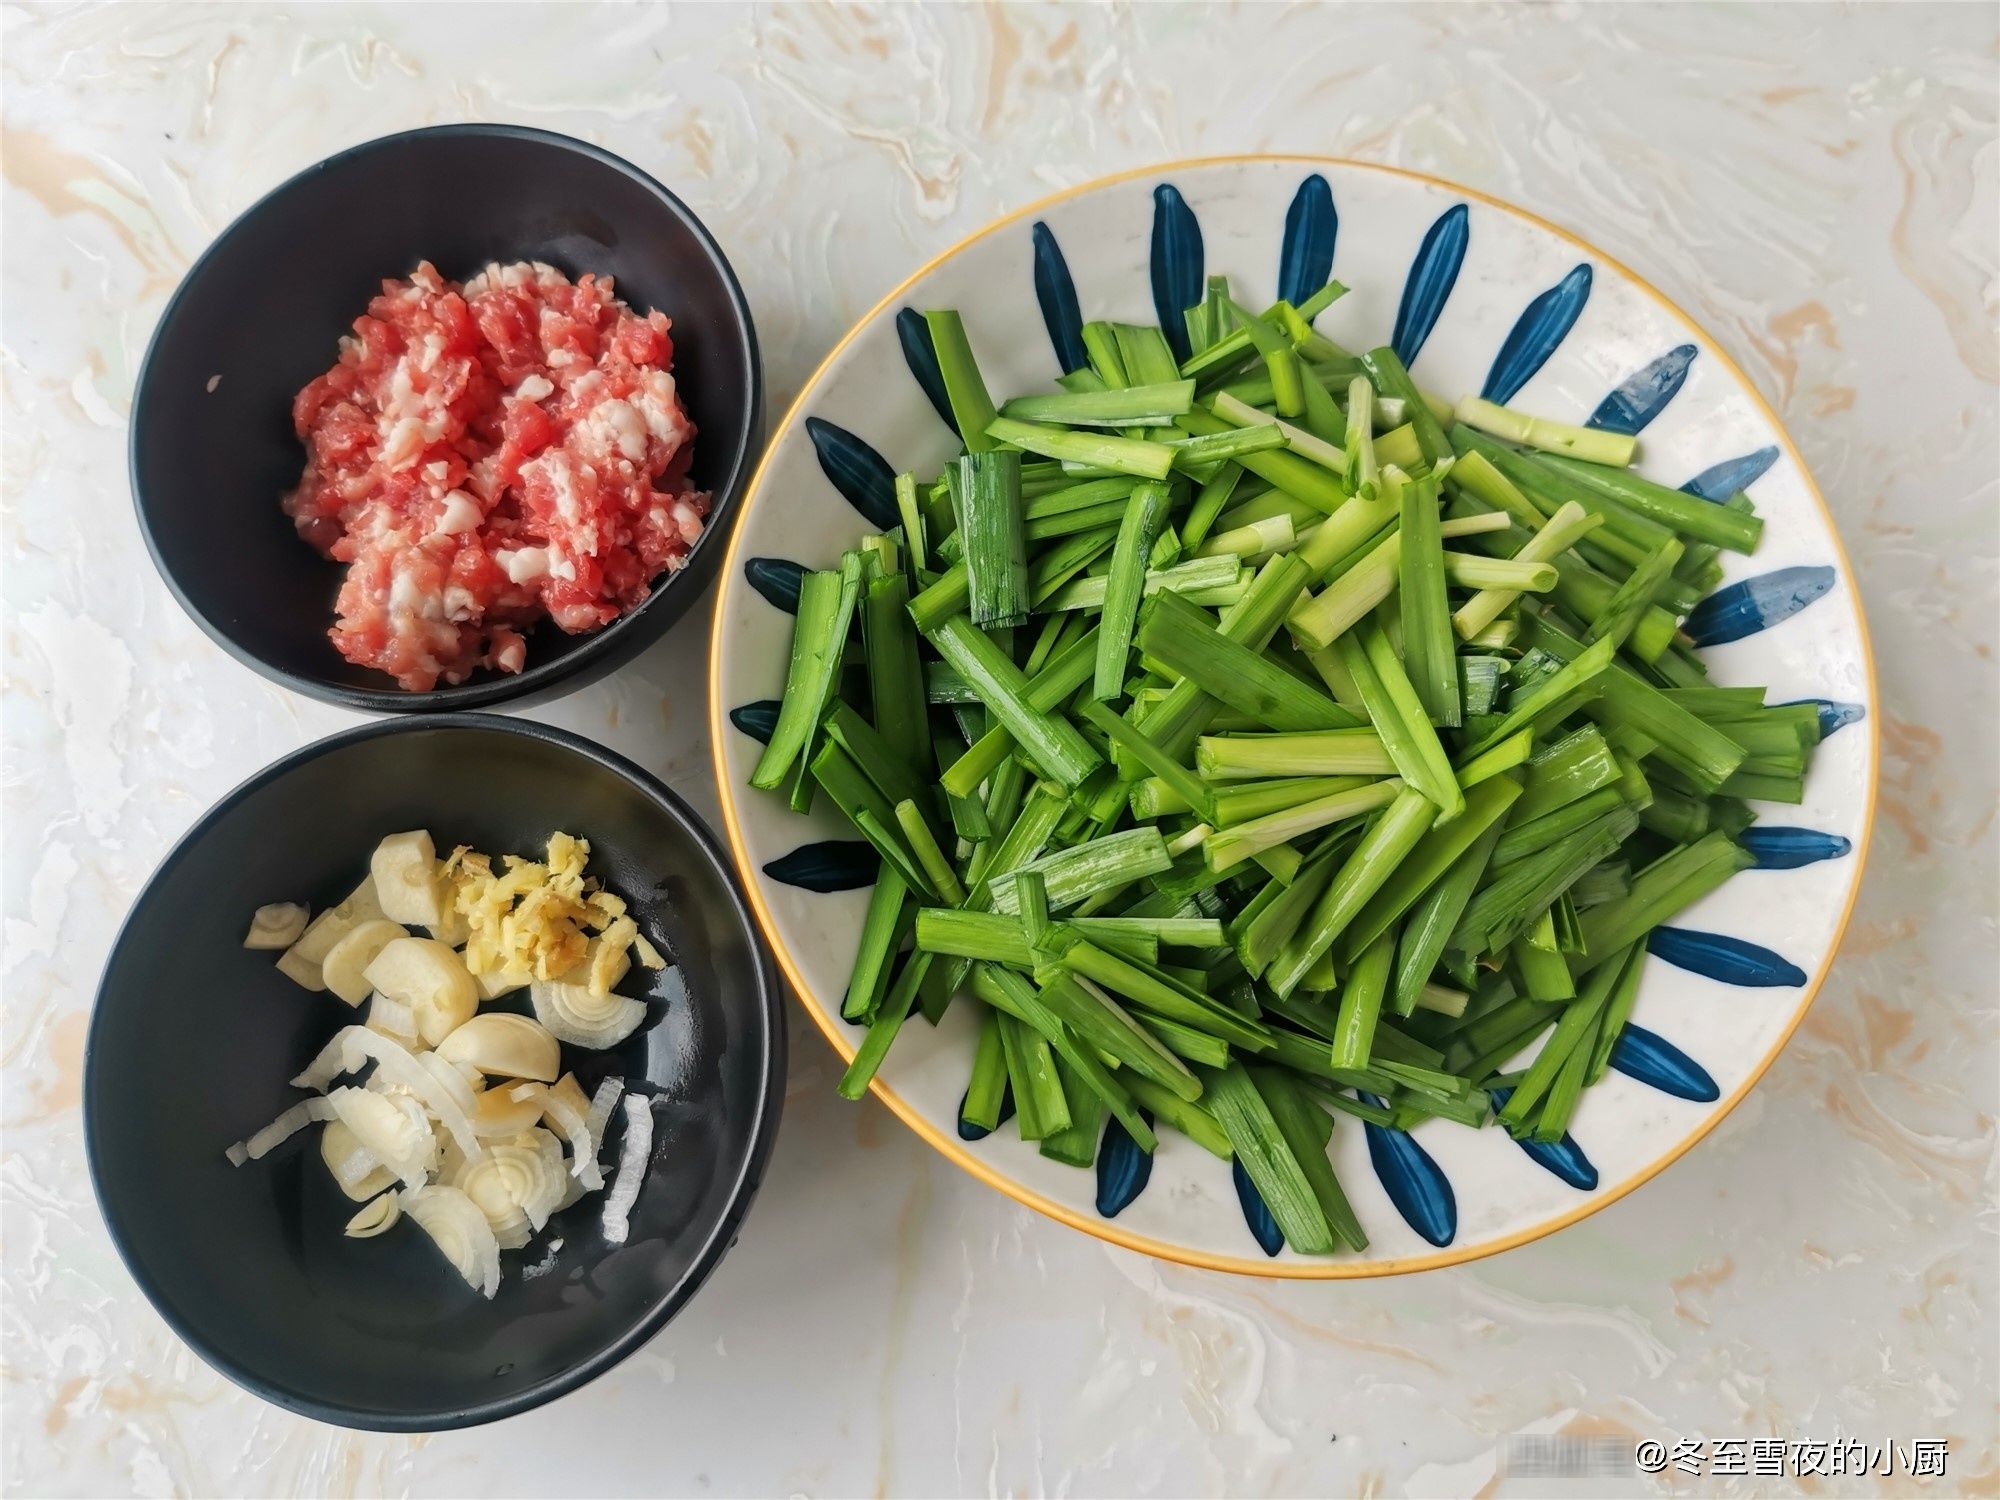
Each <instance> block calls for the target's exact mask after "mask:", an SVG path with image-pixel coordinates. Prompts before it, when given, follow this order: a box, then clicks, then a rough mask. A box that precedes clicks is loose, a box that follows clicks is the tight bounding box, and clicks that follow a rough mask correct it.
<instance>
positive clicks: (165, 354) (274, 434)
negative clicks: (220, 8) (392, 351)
mask: <svg viewBox="0 0 2000 1500" xmlns="http://www.w3.org/2000/svg"><path fill="white" fill-rule="evenodd" d="M422 260H429V261H431V262H432V263H433V264H435V265H436V266H437V268H438V269H439V271H441V272H442V273H443V274H444V275H445V276H447V277H451V278H454V279H461V280H462V279H463V278H465V277H468V276H470V275H472V274H473V273H474V272H475V271H477V270H478V269H479V268H480V267H481V266H484V265H486V264H487V263H488V262H491V261H495V260H500V261H517V260H542V261H547V262H549V263H550V264H552V265H554V266H556V267H558V268H559V269H561V270H562V271H564V272H566V273H567V274H569V275H571V276H578V275H581V274H583V273H584V272H586V271H594V272H597V273H600V274H608V275H611V276H613V277H615V278H616V279H617V289H618V294H619V296H620V297H622V298H623V299H624V300H625V301H627V302H628V303H630V304H631V305H632V306H634V307H635V308H639V309H642V310H653V309H657V310H658V311H660V312H664V313H665V314H666V315H667V316H668V317H669V318H671V319H672V320H673V338H674V376H675V380H676V382H677V384H678V386H679V389H680V394H681V399H682V401H683V402H684V403H685V405H686V407H687V409H688V414H689V416H690V417H692V418H693V420H694V423H695V425H696V427H697V428H698V430H699V431H698V436H697V437H696V439H695V448H694V465H693V468H692V469H691V470H690V473H689V478H690V480H691V481H692V482H693V483H694V485H695V486H696V487H697V488H700V489H705V490H708V491H709V492H710V493H711V494H712V495H713V496H714V508H713V509H712V510H711V511H710V513H709V518H708V528H707V531H706V532H705V533H704V534H703V536H702V538H701V540H700V541H698V542H697V543H696V544H695V546H694V548H693V550H692V551H691V552H690V554H689V556H688V560H687V564H686V566H685V567H683V568H682V569H681V570H680V571H679V572H678V573H675V574H672V575H669V576H667V577H664V578H662V579H660V580H659V581H658V582H657V583H656V584H655V586H654V591H653V596H652V597H651V598H650V599H648V600H647V601H646V602H645V603H644V604H643V605H641V606H640V607H639V608H638V609H636V610H634V611H632V612H631V613H630V614H628V615H626V616H625V617H624V618H623V619H621V620H618V621H617V622H615V623H614V624H612V625H610V626H607V627H606V628H605V629H603V630H600V631H598V632H596V633H595V634H591V635H565V634H564V633H563V632H562V631H560V630H558V629H556V628H555V627H554V626H553V625H549V624H546V623H545V624H544V625H543V626H541V627H540V628H539V629H537V630H536V631H535V632H534V633H533V634H532V635H531V636H530V637H529V641H528V665H527V668H526V670H524V671H522V672H519V673H516V674H513V675H511V676H510V675H502V674H498V673H491V672H484V671H482V672H480V673H477V674H475V675H474V676H473V677H472V678H470V679H468V680H467V681H466V682H464V683H461V684H459V685H458V686H456V687H441V688H438V689H436V690H435V691H432V692H428V693H406V692H402V691H400V690H399V689H398V688H397V687H396V685H395V683H394V682H393V681H391V680H390V679H389V678H388V677H387V676H385V675H384V674H382V673H380V672H375V671H371V670H369V669H367V668H363V667H357V666H354V665H353V664H351V663H349V662H347V661H345V660H344V659H342V657H341V656H340V655H339V653H338V652H336V651H335V650H334V648H333V644H332V643H331V642H330V641H329V640H328V639H327V628H328V627H329V626H330V625H331V624H332V623H333V602H334V596H335V594H336V593H337V592H338V591H339V586H340V579H341V574H342V572H343V569H342V568H341V567H340V566H339V565H337V564H334V563H330V562H327V561H325V560H324V559H322V558H321V557H320V556H319V554H318V553H317V552H315V551H314V550H313V549H312V548H311V547H309V546H307V545H306V544H305V543H304V542H303V541H301V540H300V539H299V537H298V536H297V534H296V533H295V532H294V531H293V529H292V524H291V522H290V521H289V520H287V519H286V517H285V515H284V513H283V511H282V510H280V508H279V499H280V497H281V496H282V495H283V494H284V492H285V491H286V490H288V489H289V488H291V487H292V486H293V485H295V484H296V483H298V479H299V471H300V469H301V467H302V466H303V464H304V458H305V454H304V449H303V448H302V447H301V446H300V444H299V441H298V439H297V437H296V436H295V435H294V433H293V430H292V423H291V403H292V397H293V396H294V395H296V394H297V392H298V391H299V389H300V387H302V386H304V385H305V384H306V383H307V382H308V381H309V380H311V379H312V378H313V377H315V376H316V375H319V374H320V373H321V372H323V371H324V370H326V368H327V367H328V366H329V365H331V364H332V363H333V360H334V356H335V354H336V352H337V346H338V341H339V339H340V336H341V335H342V334H343V333H345V332H347V331H348V329H349V328H350V327H351V325H352V324H353V322H354V319H355V318H356V317H358V316H360V314H361V313H362V312H364V311H365V310H366V308H367V306H368V302H369V299H370V298H371V297H373V296H374V295H375V294H376V293H377V292H379V291H380V290H381V284H382V282H383V280H384V279H386V278H390V277H397V276H406V275H408V274H409V273H410V272H411V271H412V270H414V269H415V268H416V266H417V263H418V262H419V261H422ZM763 391H764V387H763V376H762V373H761V370H760V367H759V364H758V358H757V334H756V330H755V328H754V326H753V325H752V323H751V319H750V308H749V304H748V303H747V302H746V301H745V300H744V297H743V291H742V288H741V287H740V286H738V285H737V281H736V276H735V273H734V272H733V271H731V270H730V267H729V262H728V261H727V260H726V259H725V258H724V256H723V254H722V251H721V250H720V249H719V248H718V247H717V245H716V243H715V240H714V238H713V237H712V236H711V235H710V234H709V232H708V231H707V229H705V228H704V227H703V226H702V224H701V222H700V221H699V220H698V219H696V218H695V216H694V214H693V213H691V212H690V211H689V210H688V208H687V206H686V205H685V204H683V203H682V202H681V201H680V199H678V198H676V197H675V196H674V195H673V194H672V193H670V192H668V191H667V190H666V189H665V188H663V187H661V186H660V184H659V183H657V182H655V181H653V179H652V178H650V177H648V176H646V175H645V174H644V173H643V172H641V171H639V170H638V169H637V168H636V167H634V166H632V165H631V164H630V163H629V162H625V161H621V160H620V159H619V158H618V157H615V156H613V155H611V154H610V153H609V152H606V151H601V150H599V149H598V148H596V147H595V146H590V145H586V144H585V143H584V142H582V141H577V140H572V139H570V138H569V137H567V136H561V135H554V134H551V133H549V132H547V131H541V130H529V129H524V128H521V127H518V126H511V125H444V126H438V127H436V128H434V129H430V130H414V131H410V132H409V133H407V134H404V135H392V136H386V137H384V138H383V139H381V140H377V141H370V142H368V143H367V144H365V145H361V146H356V147H354V148H353V149H352V150H348V151H343V152H341V153H340V154H339V155H338V156H333V157H329V158H328V159H327V160H326V161H323V162H321V163H320V164H319V165H318V166H316V167H312V168H310V169H308V170H307V171H304V172H301V173H300V174H299V175H298V176H296V177H294V178H292V179H291V180H290V181H289V182H287V183H285V184H284V185H283V186H281V187H279V188H277V189H275V190H274V191H273V192H271V193H270V194H268V195H267V196H265V197H264V198H263V199H261V200H259V201H258V202H257V203H256V204H255V205H254V206H253V207H251V208H250V209H249V210H248V211H246V212H245V213H244V214H243V216H242V217H241V218H239V219H238V220H237V221H236V222H235V223H234V224H232V225H230V226H229V228H228V229H226V230H225V231H224V232H223V234H222V236H221V238H220V239H218V240H217V241H216V242H215V243H214V244H213V245H212V246H210V247H209V249H208V251H207V252H206V253H205V254H204V255H203V256H202V257H201V259H200V260H198V261H196V262H195V264H194V268H193V269H192V270H190V271H189V272H188V274H187V278H186V279H185V280H184V281H183V282H182V283H181V286H180V289H179V290H178V291H177V292H176V293H175V294H174V297H173V300H172V301H170V302H169V303H168V304H167V309H166V312H165V314H164V315H163V316H162V317H161V319H160V325H159V329H158V331H157V332H155V334H154V335H153V342H152V347H151V348H150V349H149V350H148V351H147V354H146V360H145V364H144V366H143V367H142V369H141V370H140V374H139V383H138V390H137V393H136V395H135V397H134V400H133V405H132V450H131V463H132V492H133V497H134V499H135V501H136V502H137V505H138V509H139V524H140V527H141V529H142V530H143V531H144V533H145V537H146V544H147V546H148V547H149V548H150V549H151V551H152V554H153V560H154V561H155V562H156V563H157V564H158V565H159V568H160V572H161V573H162V574H163V575H165V578H166V581H167V585H168V587H169V588H171V589H172V590H173V592H174V595H175V597H177V598H178V599H179V600H180V602H181V604H182V605H183V606H184V607H185V608H186V609H187V611H188V613H190V614H191V615H193V616H194V618H195V619H196V621H197V622H199V623H200V624H201V626H202V628H203V629H205V630H206V631H207V632H208V633H209V634H210V635H211V636H213V637H214V638H215V639H216V640H217V641H218V642H219V643H220V644H221V645H222V646H224V647H225V648H226V649H227V650H229V651H230V652H231V653H232V654H233V655H235V656H236V657H237V658H238V659H239V660H241V661H243V662H245V663H246V664H248V665H250V666H252V667H255V668H256V669H257V670H258V671H260V672H262V673H263V674H264V675H265V676H267V677H269V678H271V679H273V680H274V681H276V682H279V683H282V684H283V685H284V686H286V687H289V688H292V689H293V690H295V691H297V692H302V693H306V694H309V695H311V696H312V697H315V698H320V699H323V700H325V701H327V702H330V703H340V704H344V705H346V706H347V707H350V708H358V709H364V710H368V711H371V712H377V713H384V712H388V713H395V712H403V713H409V712H420V711H436V710H439V709H457V708H479V707H486V706H491V705H493V704H497V703H501V702H514V703H527V702H533V701H536V700H539V699H544V698H548V697H550V696H552V695H554V694H555V693H558V692H568V691H570V690H571V689H573V688H576V687H579V686H581V685H582V684H584V683H585V682H588V681H590V680H591V679H593V678H596V677H598V676H601V675H602V674H603V673H605V672H608V671H610V670H611V669H612V668H613V667H616V666H618V665H620V664H621V663H623V662H625V661H628V660H630V659H631V658H632V657H633V656H634V655H636V654H637V653H638V652H639V651H640V650H641V649H642V648H644V647H646V646H648V645H650V644H652V642H654V641H656V640H658V639H659V637H660V636H661V634H662V633H663V632H664V631H665V630H666V629H667V627H668V626H669V625H671V624H672V623H673V622H674V621H675V620H676V619H677V618H678V617H679V616H680V615H681V613H682V612H683V611H684V610H686V608H687V607H688V605H689V604H691V603H693V601H694V599H695V598H696V596H698V595H699V594H700V593H701V591H702V589H703V587H704V586H705V585H706V583H707V581H708V579H709V577H710V575H711V574H712V573H713V572H714V571H715V568H716V567H717V566H718V564H719V563H720V560H721V557H722V552H723V544H724V542H725V541H726V540H727V533H728V530H729V527H730V525H731V523H732V522H733V520H734V515H735V502H736V497H737V495H738V494H739V492H740V491H741V490H742V488H743V486H744V484H745V483H746V482H747V481H748V479H749V477H750V470H751V468H752V466H753V465H754V463H755V461H756V456H757V451H758V448H759V445H760V444H761V442H762V438H763V400H764V396H763Z"/></svg>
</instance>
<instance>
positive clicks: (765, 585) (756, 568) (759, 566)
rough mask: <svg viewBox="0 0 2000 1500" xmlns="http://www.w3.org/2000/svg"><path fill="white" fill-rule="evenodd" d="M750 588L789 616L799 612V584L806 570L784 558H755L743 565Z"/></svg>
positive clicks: (744, 574)
mask: <svg viewBox="0 0 2000 1500" xmlns="http://www.w3.org/2000/svg"><path fill="white" fill-rule="evenodd" d="M743 576H744V578H745V579H747V580H748V581H749V584H750V587H751V588H753V589H755V590H756V591H757V592H758V593H760V594H762V595H763V596H764V597H765V598H766V599H768V600H770V602H771V603H773V604H775V605H777V606H778V608H779V609H782V610H783V611H784V612H785V613H786V614H788V615H795V614H797V613H798V612H799V584H800V583H801V582H802V581H803V580H804V578H805V576H806V570H805V569H804V568H803V567H802V566H800V565H799V564H798V563H795V562H793V561H791V560H790V559H789V558H784V557H753V558H751V559H750V561H748V562H746V563H745V564H744V565H743Z"/></svg>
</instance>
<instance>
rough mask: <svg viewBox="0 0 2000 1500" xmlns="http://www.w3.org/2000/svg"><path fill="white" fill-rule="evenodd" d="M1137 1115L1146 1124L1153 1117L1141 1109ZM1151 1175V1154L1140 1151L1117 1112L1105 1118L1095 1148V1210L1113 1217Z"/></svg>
mask: <svg viewBox="0 0 2000 1500" xmlns="http://www.w3.org/2000/svg"><path fill="white" fill-rule="evenodd" d="M1140 1116H1141V1118H1143V1119H1144V1120H1145V1121H1146V1123H1147V1124H1148V1125H1150V1124H1152V1123H1153V1117H1152V1116H1151V1115H1149V1114H1147V1113H1146V1112H1145V1111H1144V1110H1141V1111H1140ZM1152 1176H1153V1155H1152V1153H1151V1152H1150V1151H1141V1150H1140V1149H1139V1143H1138V1142H1137V1141H1135V1140H1133V1139H1132V1137H1131V1134H1130V1133H1129V1132H1128V1131H1127V1130H1126V1129H1125V1127H1124V1126H1123V1125H1121V1124H1119V1123H1118V1118H1117V1116H1115V1115H1113V1116H1110V1117H1108V1118H1107V1119H1106V1120H1105V1122H1104V1139H1103V1141H1102V1142H1101V1143H1100V1144H1099V1146H1098V1148H1097V1211H1098V1212H1099V1213H1101V1214H1103V1215H1104V1217H1105V1218H1107V1219H1115V1218H1117V1217H1118V1215H1119V1214H1120V1213H1121V1212H1123V1211H1124V1209H1125V1206H1126V1205H1127V1204H1129V1203H1130V1202H1131V1201H1132V1200H1133V1199H1134V1198H1136V1197H1138V1196H1139V1195H1140V1194H1141V1193H1143V1192H1144V1191H1145V1190H1146V1184H1147V1182H1148V1181H1150V1180H1151V1178H1152Z"/></svg>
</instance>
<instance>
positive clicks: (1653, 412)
mask: <svg viewBox="0 0 2000 1500" xmlns="http://www.w3.org/2000/svg"><path fill="white" fill-rule="evenodd" d="M1700 352H1701V351H1700V350H1698V349H1696V348H1695V346H1694V345H1693V344H1678V345H1676V346H1675V347H1673V348H1672V349H1669V350H1668V351H1667V352H1666V353H1665V354H1662V355H1661V356H1660V357H1659V358H1658V359H1656V360H1654V361H1653V362H1652V363H1651V364H1650V365H1647V366H1646V368H1645V369H1643V370H1641V371H1639V373H1638V374H1636V375H1628V376H1626V378H1625V379H1624V380H1622V381H1620V382H1619V383H1618V389H1617V390H1615V391H1613V392H1612V393H1611V394H1610V395H1608V396H1606V397H1605V398H1604V399H1603V400H1602V401H1600V402H1598V403H1597V410H1596V411H1594V412H1592V413H1591V414H1590V420H1589V421H1588V422H1586V423H1585V424H1584V425H1585V426H1586V427H1601V428H1603V429H1604V430H1605V431H1606V432H1627V433H1633V432H1643V431H1645V428H1646V424H1647V423H1648V422H1650V421H1652V420H1653V418H1655V417H1657V416H1658V415H1659V414H1660V413H1661V412H1663V411H1665V410H1666V409H1667V403H1668V402H1669V401H1671V400H1673V399H1674V397H1675V396H1676V395H1677V394H1678V393H1679V392H1680V388H1681V385H1682V383H1683V382H1684V381H1686V379H1687V375H1688V366H1689V365H1691V364H1693V363H1694V357H1695V355H1696V354H1698V353H1700Z"/></svg>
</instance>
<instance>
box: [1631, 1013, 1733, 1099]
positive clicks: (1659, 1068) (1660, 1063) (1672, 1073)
mask: <svg viewBox="0 0 2000 1500" xmlns="http://www.w3.org/2000/svg"><path fill="white" fill-rule="evenodd" d="M1611 1066H1612V1067H1614V1068H1616V1069H1617V1070H1618V1071H1619V1072H1620V1073H1623V1074H1624V1075H1625V1076H1626V1077H1627V1078H1636V1079H1638V1080H1639V1082H1641V1083H1643V1084H1646V1085H1648V1086H1649V1087H1652V1088H1656V1089H1658V1090H1659V1091H1660V1092H1661V1093H1663V1094H1672V1095H1673V1096H1674V1097H1675V1098H1676V1099H1691V1100H1693V1101H1694V1102H1695V1103H1696V1104H1712V1103H1713V1102H1714V1101H1715V1100H1717V1099H1720V1098H1721V1097H1722V1090H1721V1089H1719V1088H1717V1087H1716V1086H1715V1080H1714V1079H1713V1078H1711V1077H1709V1076H1708V1069H1706V1068H1704V1067H1703V1066H1702V1065H1701V1064H1700V1063H1698V1062H1696V1061H1695V1060H1694V1059H1693V1058H1691V1057H1689V1056H1688V1055H1687V1054H1686V1053H1685V1052H1683V1051H1681V1049H1680V1048H1678V1047H1676V1046H1675V1045H1674V1044H1673V1043H1672V1042H1670V1041H1668V1040H1667V1039H1666V1038H1665V1037H1663V1036H1661V1035H1660V1034H1659V1033H1658V1032H1657V1031H1648V1030H1647V1029H1646V1028H1645V1027H1643V1026H1634V1025H1633V1024H1632V1023H1631V1022H1630V1021H1627V1022H1626V1023H1625V1029H1624V1030H1623V1031H1621V1032H1619V1033H1618V1040H1617V1041H1616V1042H1613V1043H1612V1044H1611Z"/></svg>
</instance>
